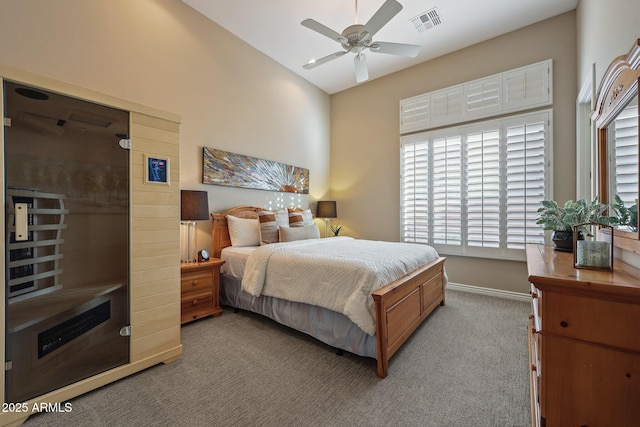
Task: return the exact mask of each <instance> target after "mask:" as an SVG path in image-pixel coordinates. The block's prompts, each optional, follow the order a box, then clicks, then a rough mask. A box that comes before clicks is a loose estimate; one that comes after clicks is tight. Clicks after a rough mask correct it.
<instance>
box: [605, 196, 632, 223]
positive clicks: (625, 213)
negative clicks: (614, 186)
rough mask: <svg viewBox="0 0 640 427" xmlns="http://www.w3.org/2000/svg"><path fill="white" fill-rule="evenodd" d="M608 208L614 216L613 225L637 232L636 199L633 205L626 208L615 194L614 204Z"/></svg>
mask: <svg viewBox="0 0 640 427" xmlns="http://www.w3.org/2000/svg"><path fill="white" fill-rule="evenodd" d="M610 207H611V209H612V210H613V213H615V215H616V221H615V223H614V225H617V226H620V227H628V228H629V229H631V231H638V199H636V203H635V204H633V205H631V206H630V207H626V206H625V204H624V202H623V201H622V199H621V198H620V196H619V195H617V194H616V197H615V202H614V203H612V204H611V205H610Z"/></svg>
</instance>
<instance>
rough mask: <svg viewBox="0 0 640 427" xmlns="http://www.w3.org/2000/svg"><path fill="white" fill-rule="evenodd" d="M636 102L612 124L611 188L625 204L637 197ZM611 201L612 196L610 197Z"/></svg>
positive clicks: (633, 201)
mask: <svg viewBox="0 0 640 427" xmlns="http://www.w3.org/2000/svg"><path fill="white" fill-rule="evenodd" d="M637 109H638V104H637V103H634V104H633V105H630V106H628V107H626V108H625V109H624V110H623V111H622V112H621V113H620V114H619V115H618V117H616V119H615V121H614V122H613V125H612V126H611V127H612V128H613V140H614V144H611V145H612V149H613V150H614V151H615V153H613V156H610V161H611V162H615V164H613V165H612V170H615V174H611V175H612V178H611V179H612V180H613V181H614V182H612V183H611V188H612V189H613V191H614V194H617V195H618V196H620V198H621V199H622V201H623V202H624V204H625V206H627V207H629V206H631V205H634V204H636V197H638V115H637ZM611 202H613V197H612V198H611Z"/></svg>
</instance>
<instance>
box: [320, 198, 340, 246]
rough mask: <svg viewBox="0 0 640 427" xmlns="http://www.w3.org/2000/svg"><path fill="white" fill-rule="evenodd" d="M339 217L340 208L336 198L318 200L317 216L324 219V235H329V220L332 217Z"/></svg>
mask: <svg viewBox="0 0 640 427" xmlns="http://www.w3.org/2000/svg"><path fill="white" fill-rule="evenodd" d="M337 217H338V210H337V208H336V202H335V201H334V200H318V206H317V207H316V218H322V219H324V237H327V236H328V235H329V222H330V221H331V218H337Z"/></svg>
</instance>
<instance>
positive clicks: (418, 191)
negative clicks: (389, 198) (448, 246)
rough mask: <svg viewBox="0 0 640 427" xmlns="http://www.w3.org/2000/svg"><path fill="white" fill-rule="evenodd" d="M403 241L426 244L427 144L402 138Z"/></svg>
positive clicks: (427, 234)
mask: <svg viewBox="0 0 640 427" xmlns="http://www.w3.org/2000/svg"><path fill="white" fill-rule="evenodd" d="M400 155H401V160H402V165H401V172H402V188H401V194H400V197H401V205H402V212H401V221H402V232H401V233H402V240H403V241H405V242H413V243H425V244H428V243H429V195H430V192H429V173H428V172H429V166H428V164H429V143H428V141H427V140H426V139H424V138H404V141H403V143H402V151H401V154H400Z"/></svg>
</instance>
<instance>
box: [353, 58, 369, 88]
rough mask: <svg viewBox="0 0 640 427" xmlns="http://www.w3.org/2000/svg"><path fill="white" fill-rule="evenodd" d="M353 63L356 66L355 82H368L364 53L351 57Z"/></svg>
mask: <svg viewBox="0 0 640 427" xmlns="http://www.w3.org/2000/svg"><path fill="white" fill-rule="evenodd" d="M353 63H354V64H355V66H356V82H358V83H362V82H365V81H367V80H369V71H368V70H367V57H366V56H364V53H359V54H357V55H356V56H354V57H353Z"/></svg>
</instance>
